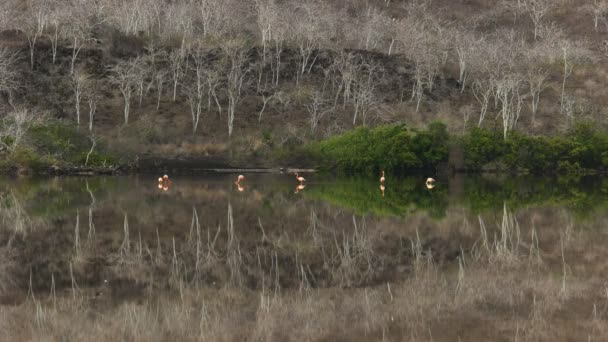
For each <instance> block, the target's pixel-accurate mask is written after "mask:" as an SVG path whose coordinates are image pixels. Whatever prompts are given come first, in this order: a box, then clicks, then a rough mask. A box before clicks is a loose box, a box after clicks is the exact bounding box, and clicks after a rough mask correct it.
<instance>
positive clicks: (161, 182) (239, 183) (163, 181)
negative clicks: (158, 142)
mask: <svg viewBox="0 0 608 342" xmlns="http://www.w3.org/2000/svg"><path fill="white" fill-rule="evenodd" d="M294 175H295V177H296V180H297V181H298V182H300V183H299V184H298V185H297V186H296V190H295V192H294V193H296V194H297V193H299V192H300V191H302V190H304V188H305V187H306V185H305V184H304V182H306V178H304V177H302V176H300V175H299V174H298V173H297V172H295V173H294ZM244 182H245V176H243V175H238V177H237V178H236V182H234V184H236V188H237V190H238V191H239V192H243V191H245V186H244V185H243V183H244ZM385 182H386V177H385V176H384V171H381V173H380V193H381V194H382V197H384V190H385V189H386V187H385V186H384V183H385ZM171 183H172V182H171V180H170V179H169V176H168V175H164V176H162V177H159V178H158V188H159V189H161V190H163V191H168V190H169V187H170V186H171ZM425 185H426V188H427V189H429V190H431V189H433V188H434V187H435V179H433V178H431V177H429V178H427V179H426V183H425Z"/></svg>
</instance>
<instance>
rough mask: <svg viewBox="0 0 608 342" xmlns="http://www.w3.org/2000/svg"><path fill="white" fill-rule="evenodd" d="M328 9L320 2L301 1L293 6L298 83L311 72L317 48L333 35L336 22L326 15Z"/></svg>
mask: <svg viewBox="0 0 608 342" xmlns="http://www.w3.org/2000/svg"><path fill="white" fill-rule="evenodd" d="M325 10H328V9H327V8H326V7H325V6H322V3H320V2H301V3H299V4H298V5H297V6H296V7H294V8H293V12H292V13H291V15H292V18H293V19H292V31H291V33H292V34H291V36H292V37H291V40H292V41H293V44H294V45H295V46H296V47H297V50H298V54H299V58H298V73H297V75H296V76H297V78H296V83H299V80H300V78H301V77H302V76H303V75H304V74H305V73H307V72H310V70H311V69H312V67H313V66H314V64H315V62H316V60H317V57H318V55H317V50H318V49H319V48H320V46H321V44H322V43H323V42H324V41H325V40H327V39H328V37H330V36H332V32H333V29H334V28H333V25H334V23H333V22H332V21H331V20H326V19H327V18H325V17H324V16H325V15H326V13H325V12H324V11H325Z"/></svg>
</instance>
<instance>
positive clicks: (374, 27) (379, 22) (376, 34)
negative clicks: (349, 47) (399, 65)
mask: <svg viewBox="0 0 608 342" xmlns="http://www.w3.org/2000/svg"><path fill="white" fill-rule="evenodd" d="M391 21H392V20H391V19H390V18H388V17H387V16H386V15H384V14H383V13H382V12H381V11H379V10H377V9H375V8H373V7H371V6H370V7H368V9H367V11H366V14H365V16H364V18H363V23H362V24H363V25H362V30H361V35H362V38H363V39H362V44H361V47H362V48H363V49H365V50H376V49H379V48H380V47H383V48H384V47H385V46H386V45H385V41H386V36H387V34H388V33H389V31H390V24H391ZM389 51H390V48H389ZM389 54H390V53H389Z"/></svg>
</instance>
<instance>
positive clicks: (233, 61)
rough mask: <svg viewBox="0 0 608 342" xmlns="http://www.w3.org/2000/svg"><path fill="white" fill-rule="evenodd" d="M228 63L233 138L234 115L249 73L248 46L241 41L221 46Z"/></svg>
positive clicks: (227, 87) (229, 107)
mask: <svg viewBox="0 0 608 342" xmlns="http://www.w3.org/2000/svg"><path fill="white" fill-rule="evenodd" d="M221 49H222V52H223V55H224V58H225V62H226V71H225V72H226V76H225V78H226V93H227V96H228V136H229V137H231V136H232V130H233V126H234V115H235V112H236V107H237V106H238V104H239V102H240V100H241V95H242V93H241V92H242V90H243V85H244V83H245V78H246V76H247V74H248V73H249V69H248V66H247V52H248V49H247V45H246V44H245V42H244V41H242V40H239V39H231V40H227V41H225V42H223V43H222V44H221Z"/></svg>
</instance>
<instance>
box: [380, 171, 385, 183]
mask: <svg viewBox="0 0 608 342" xmlns="http://www.w3.org/2000/svg"><path fill="white" fill-rule="evenodd" d="M385 180H386V178H384V171H382V174H381V175H380V183H382V184H384V181H385Z"/></svg>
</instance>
